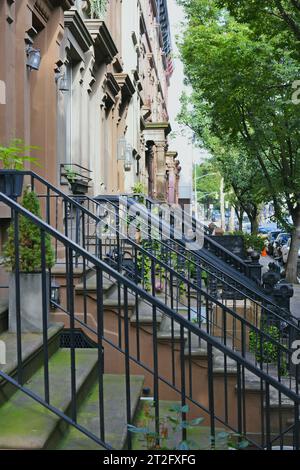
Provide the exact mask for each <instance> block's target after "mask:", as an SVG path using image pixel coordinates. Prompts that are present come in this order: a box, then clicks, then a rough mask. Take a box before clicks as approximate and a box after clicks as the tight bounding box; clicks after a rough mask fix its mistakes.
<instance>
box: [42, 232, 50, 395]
mask: <svg viewBox="0 0 300 470" xmlns="http://www.w3.org/2000/svg"><path fill="white" fill-rule="evenodd" d="M40 232H41V269H42V316H43V353H44V390H45V401H46V403H48V404H49V403H50V388H49V351H48V309H49V297H48V295H49V286H48V285H47V266H46V235H45V231H44V230H42V229H41V231H40ZM48 280H49V282H51V280H50V277H49V276H48Z"/></svg>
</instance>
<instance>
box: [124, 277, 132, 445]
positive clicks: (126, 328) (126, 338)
mask: <svg viewBox="0 0 300 470" xmlns="http://www.w3.org/2000/svg"><path fill="white" fill-rule="evenodd" d="M129 348H130V345H129V315H128V290H127V286H125V285H124V351H125V383H126V414H127V424H132V417H131V390H130V349H129ZM127 444H128V449H129V450H131V446H132V442H131V433H130V432H127Z"/></svg>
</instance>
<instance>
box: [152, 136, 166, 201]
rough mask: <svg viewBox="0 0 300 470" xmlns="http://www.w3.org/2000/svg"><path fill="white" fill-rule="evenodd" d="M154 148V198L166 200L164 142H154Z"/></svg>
mask: <svg viewBox="0 0 300 470" xmlns="http://www.w3.org/2000/svg"><path fill="white" fill-rule="evenodd" d="M155 150H156V152H155V153H156V173H155V192H156V198H157V199H159V200H160V201H165V200H166V192H167V191H166V188H167V184H166V183H167V181H166V142H165V141H164V142H155Z"/></svg>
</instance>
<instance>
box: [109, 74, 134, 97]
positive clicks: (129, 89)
mask: <svg viewBox="0 0 300 470" xmlns="http://www.w3.org/2000/svg"><path fill="white" fill-rule="evenodd" d="M114 77H115V79H116V81H117V83H118V85H119V87H120V88H121V90H122V96H123V97H124V98H127V99H130V98H131V97H132V96H133V95H134V93H135V88H134V85H133V83H132V81H131V79H130V77H129V75H128V74H127V73H115V74H114Z"/></svg>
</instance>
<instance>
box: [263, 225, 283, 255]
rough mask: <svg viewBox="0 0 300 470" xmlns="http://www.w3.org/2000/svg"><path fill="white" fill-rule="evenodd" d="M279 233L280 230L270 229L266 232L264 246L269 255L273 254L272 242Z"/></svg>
mask: <svg viewBox="0 0 300 470" xmlns="http://www.w3.org/2000/svg"><path fill="white" fill-rule="evenodd" d="M280 233H282V232H281V230H272V231H270V232H269V233H268V237H267V240H266V248H267V252H268V255H270V256H272V255H273V243H274V241H275V240H276V238H277V237H278V235H279V234H280Z"/></svg>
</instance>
